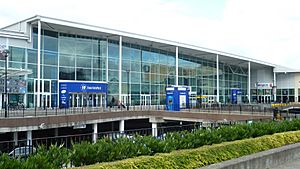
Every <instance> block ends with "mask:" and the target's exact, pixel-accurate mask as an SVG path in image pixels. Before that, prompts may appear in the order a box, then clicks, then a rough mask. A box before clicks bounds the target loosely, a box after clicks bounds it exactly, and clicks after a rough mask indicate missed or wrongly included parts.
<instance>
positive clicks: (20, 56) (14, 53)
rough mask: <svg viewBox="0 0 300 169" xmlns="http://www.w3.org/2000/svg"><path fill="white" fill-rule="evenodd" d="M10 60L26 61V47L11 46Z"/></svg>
mask: <svg viewBox="0 0 300 169" xmlns="http://www.w3.org/2000/svg"><path fill="white" fill-rule="evenodd" d="M9 60H10V61H17V62H25V49H24V48H16V47H11V49H10V56H9Z"/></svg>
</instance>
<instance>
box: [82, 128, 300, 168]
mask: <svg viewBox="0 0 300 169" xmlns="http://www.w3.org/2000/svg"><path fill="white" fill-rule="evenodd" d="M297 142H300V131H293V132H286V133H278V134H274V135H268V136H262V137H258V138H250V139H245V140H238V141H233V142H225V143H221V144H214V145H211V146H203V147H200V148H196V149H189V150H177V151H173V152H171V153H163V154H156V155H154V156H140V157H136V158H131V159H126V160H122V161H117V162H110V163H100V164H95V165H90V166H85V167H81V168H85V169H117V168H120V169H121V168H122V169H124V168H125V169H126V168H129V169H133V168H141V169H149V168H153V169H157V168H164V169H168V168H172V169H173V168H197V167H201V166H206V165H209V164H214V163H218V162H221V161H225V160H230V159H233V158H237V157H241V156H244V155H249V154H253V153H256V152H260V151H264V150H269V149H272V148H277V147H281V146H284V145H288V144H293V143H297Z"/></svg>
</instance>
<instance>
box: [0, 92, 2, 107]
mask: <svg viewBox="0 0 300 169" xmlns="http://www.w3.org/2000/svg"><path fill="white" fill-rule="evenodd" d="M0 109H2V94H1V93H0Z"/></svg>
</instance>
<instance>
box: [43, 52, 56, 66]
mask: <svg viewBox="0 0 300 169" xmlns="http://www.w3.org/2000/svg"><path fill="white" fill-rule="evenodd" d="M57 60H58V55H57V53H52V52H44V64H46V65H57Z"/></svg>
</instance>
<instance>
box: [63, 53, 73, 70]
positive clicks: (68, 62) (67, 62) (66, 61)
mask: <svg viewBox="0 0 300 169" xmlns="http://www.w3.org/2000/svg"><path fill="white" fill-rule="evenodd" d="M59 65H60V66H70V67H75V56H74V55H64V54H61V55H60V56H59Z"/></svg>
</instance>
